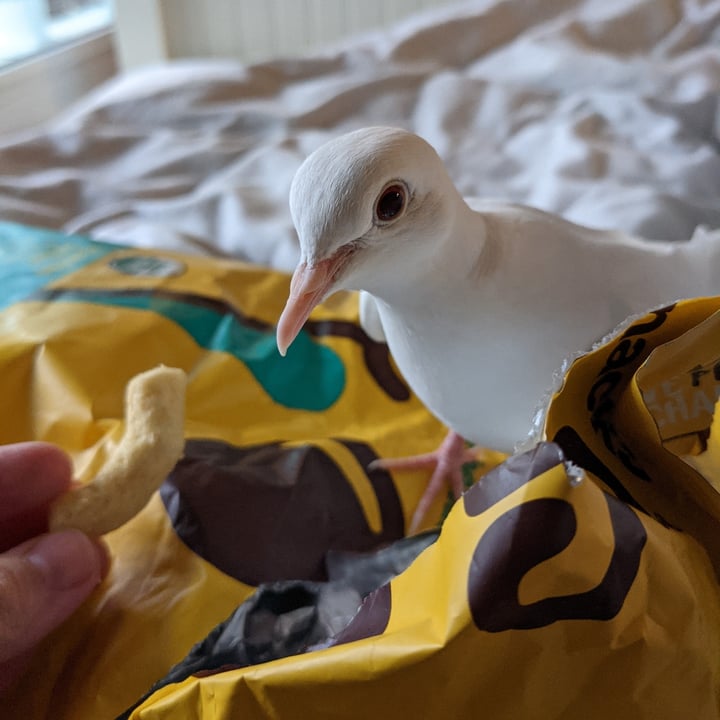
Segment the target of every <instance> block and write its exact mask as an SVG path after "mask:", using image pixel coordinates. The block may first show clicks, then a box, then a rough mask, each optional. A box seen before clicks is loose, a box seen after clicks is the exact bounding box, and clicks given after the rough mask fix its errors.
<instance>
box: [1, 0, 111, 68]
mask: <svg viewBox="0 0 720 720" xmlns="http://www.w3.org/2000/svg"><path fill="white" fill-rule="evenodd" d="M112 17H113V13H112V0H0V68H2V67H4V66H7V65H10V64H12V63H14V62H17V61H19V60H24V59H27V58H29V57H31V56H33V55H37V54H38V53H41V52H44V51H45V50H50V49H52V48H54V47H57V46H59V45H62V44H64V43H67V42H71V41H73V40H76V39H77V38H80V37H82V36H83V35H87V34H88V33H92V32H95V31H97V30H101V29H102V28H105V27H107V26H109V25H110V23H111V22H112Z"/></svg>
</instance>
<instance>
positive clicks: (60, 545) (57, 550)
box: [25, 530, 106, 591]
mask: <svg viewBox="0 0 720 720" xmlns="http://www.w3.org/2000/svg"><path fill="white" fill-rule="evenodd" d="M100 552H101V551H100V549H99V548H98V547H97V545H96V544H95V543H93V541H92V540H90V538H88V537H87V535H84V534H83V533H81V532H80V531H79V530H63V531H62V532H55V533H50V534H48V535H43V536H42V537H41V538H39V539H38V541H37V542H36V543H35V544H34V545H32V546H31V547H30V548H29V550H28V552H27V554H26V556H25V557H26V559H27V560H28V562H31V563H32V564H33V565H35V566H36V567H37V568H38V569H39V570H40V571H41V572H42V573H43V575H44V576H45V578H46V580H47V582H48V584H49V585H50V586H51V587H52V588H54V589H55V590H61V591H64V590H70V589H71V588H74V587H76V586H78V585H85V584H87V583H90V582H92V581H94V584H97V583H99V582H100V580H101V579H102V577H101V572H102V568H103V563H104V562H106V561H103V560H102V557H101V554H100Z"/></svg>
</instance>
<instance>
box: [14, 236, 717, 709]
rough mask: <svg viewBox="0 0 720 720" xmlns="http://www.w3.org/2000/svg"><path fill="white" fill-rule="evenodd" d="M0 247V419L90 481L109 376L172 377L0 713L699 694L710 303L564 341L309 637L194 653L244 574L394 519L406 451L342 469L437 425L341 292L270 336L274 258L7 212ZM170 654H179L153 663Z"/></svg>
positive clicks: (709, 564)
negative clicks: (60, 620) (173, 393)
mask: <svg viewBox="0 0 720 720" xmlns="http://www.w3.org/2000/svg"><path fill="white" fill-rule="evenodd" d="M0 260H1V261H2V262H0V274H2V275H3V283H2V285H0V288H2V289H0V329H1V334H0V368H1V369H2V373H1V374H0V377H2V383H3V386H2V389H3V398H4V413H3V415H2V418H0V441H2V442H15V441H20V440H27V439H33V438H38V439H43V440H48V441H51V442H55V443H57V444H59V445H61V446H62V447H64V448H65V449H66V450H67V451H68V452H69V453H70V454H71V456H72V457H73V460H74V462H75V464H76V468H77V470H78V475H79V478H80V479H81V480H87V479H89V478H90V477H91V476H92V475H93V474H94V472H95V470H96V469H97V468H98V467H100V466H101V465H102V464H103V463H104V462H105V459H106V458H107V457H108V455H109V453H110V452H112V449H113V447H114V446H115V445H116V444H117V442H118V441H119V439H120V438H121V437H122V429H123V428H122V417H123V409H122V399H123V392H124V387H125V385H126V383H127V381H128V380H129V378H131V377H132V376H134V375H136V374H137V373H138V372H141V371H142V370H145V369H148V368H150V367H154V366H156V365H158V364H160V363H164V364H166V365H170V366H173V367H179V368H182V369H183V370H185V372H186V373H187V374H188V379H189V383H188V396H187V408H186V418H187V420H186V438H187V439H186V447H185V456H184V458H183V459H182V460H181V461H180V462H179V463H178V465H177V466H176V468H175V470H174V471H173V472H172V473H171V474H170V476H169V477H168V479H167V481H166V482H165V483H164V485H163V487H162V488H161V490H160V492H159V493H158V494H156V495H155V496H154V498H153V499H152V500H151V502H150V504H149V505H148V506H147V507H146V508H145V509H144V510H143V511H142V512H141V513H140V514H139V515H138V516H137V517H135V518H134V519H133V520H132V521H130V522H129V523H128V524H126V525H125V526H123V527H121V528H120V529H118V530H116V531H114V532H113V533H111V534H110V535H108V536H107V540H108V543H109V545H110V548H111V551H112V555H113V564H112V569H111V572H110V575H109V577H108V578H107V580H106V581H105V582H104V583H103V585H102V586H101V587H99V588H98V589H97V591H96V592H95V593H94V594H93V596H92V597H91V598H90V599H89V600H88V602H87V603H85V605H84V606H83V607H82V608H81V609H80V610H79V611H78V612H77V613H76V614H75V615H74V616H73V617H72V618H71V619H70V620H69V621H68V622H67V623H65V624H64V625H63V626H62V627H61V628H60V629H59V630H58V631H57V632H56V633H54V634H53V635H52V637H50V638H49V639H48V640H47V641H46V642H44V643H43V645H42V646H41V647H40V648H39V650H38V652H37V653H36V654H35V655H34V657H33V660H32V664H31V668H30V671H29V673H28V674H27V675H26V676H25V677H24V679H23V680H22V681H21V683H20V684H19V685H18V686H17V687H16V688H15V689H14V690H13V691H12V693H11V694H10V695H9V697H8V698H6V699H5V701H4V703H3V716H4V717H10V718H22V719H23V720H41V719H42V720H45V719H49V718H53V720H84V719H85V718H88V719H92V720H96V719H99V718H110V719H112V718H118V717H129V718H132V720H150V719H153V720H157V719H160V718H163V719H165V718H173V720H177V719H181V720H182V719H187V720H189V719H190V718H212V719H213V720H230V719H231V718H233V719H234V718H240V717H241V718H247V719H252V718H281V719H283V720H294V719H298V720H300V719H305V718H320V719H322V718H328V719H330V718H333V719H334V718H366V717H384V718H392V717H418V718H429V719H433V718H438V719H440V718H443V719H445V718H466V717H494V718H513V719H515V718H523V719H529V720H534V719H537V720H552V719H554V718H557V719H558V720H559V719H560V718H563V719H567V718H590V719H595V718H597V719H600V718H603V719H606V718H608V717H613V718H615V720H623V719H625V718H627V719H628V720H629V719H630V718H632V719H633V720H636V719H638V718H640V719H647V720H657V719H658V718H660V719H664V718H668V719H670V718H673V719H675V718H693V719H694V720H710V719H712V718H718V717H720V701H719V697H718V688H720V653H718V651H717V648H718V647H719V646H720V592H719V589H718V583H717V578H716V572H715V570H714V567H713V566H715V568H717V567H718V554H717V552H716V550H717V548H716V543H717V541H716V540H715V538H716V537H717V536H718V534H717V527H716V526H717V522H718V517H720V515H719V514H718V510H719V509H720V506H719V505H718V500H717V485H718V482H720V480H719V478H718V473H717V467H718V429H717V425H718V420H717V388H718V379H717V367H718V365H717V363H718V350H717V349H718V348H720V342H719V338H718V329H717V328H718V321H717V317H718V316H717V312H718V310H719V309H720V299H712V298H709V299H704V300H698V301H690V302H680V303H678V304H676V305H675V306H674V307H673V308H671V309H663V310H658V311H656V312H654V313H650V314H649V315H648V316H647V317H644V318H640V319H638V320H636V321H635V322H634V323H633V324H632V325H630V326H629V327H627V328H625V329H624V330H622V331H621V332H620V334H619V335H618V336H617V337H615V338H613V339H611V340H609V341H608V342H607V343H606V344H604V345H603V346H601V347H599V348H597V349H596V350H595V351H594V352H593V353H591V354H589V355H587V356H584V357H582V358H580V359H578V360H577V361H576V362H575V363H574V364H573V365H572V366H571V367H570V369H569V371H568V373H567V375H566V377H565V380H564V383H563V386H562V387H561V388H560V390H559V391H558V392H557V393H556V395H555V396H554V397H553V398H552V400H551V403H550V406H549V408H548V412H547V421H546V436H547V439H548V442H542V443H539V444H538V445H537V446H536V447H534V448H533V449H531V450H529V451H528V452H526V453H522V454H518V455H516V456H514V457H512V458H510V459H508V460H507V461H506V462H503V463H500V464H496V463H495V462H494V461H493V462H490V463H489V465H488V466H487V467H486V468H485V470H489V472H488V473H487V474H486V475H484V476H483V477H482V478H481V479H480V481H479V482H478V483H477V484H476V485H474V486H473V487H472V488H471V489H470V490H469V491H468V492H467V493H466V494H465V495H464V496H463V498H462V499H461V500H460V501H459V502H457V503H455V505H454V506H453V508H452V510H451V511H450V513H449V515H448V517H447V519H446V520H445V522H444V524H443V527H442V531H441V532H440V534H439V537H438V538H437V540H436V541H435V542H432V543H431V544H429V546H427V547H426V548H425V549H423V550H422V551H421V552H420V554H419V555H418V556H417V557H416V559H415V560H414V561H413V562H412V563H411V564H410V565H409V567H407V569H405V570H404V571H402V572H401V573H400V574H399V575H397V576H396V577H394V578H393V579H392V580H390V581H389V582H384V581H383V583H382V584H380V586H379V587H377V588H376V589H375V590H372V591H370V592H369V594H367V595H366V596H365V599H364V601H363V602H362V605H361V607H360V608H359V610H358V612H357V614H356V615H354V617H352V619H351V620H350V622H349V623H345V624H344V626H343V627H342V628H340V629H339V630H337V632H336V633H335V634H334V636H333V637H332V638H331V639H330V640H329V641H328V642H325V643H322V644H321V645H322V646H321V647H317V648H316V649H311V648H299V649H297V654H294V655H290V656H287V657H283V658H281V659H276V660H269V661H265V660H264V657H266V656H265V655H264V654H263V653H265V652H266V651H267V650H268V648H267V647H259V646H252V647H250V648H249V651H248V653H246V657H247V658H249V660H248V662H247V663H246V664H244V665H243V666H239V664H238V663H236V665H235V666H233V664H232V663H230V664H227V665H222V664H220V665H218V666H213V667H212V668H210V666H208V665H203V657H202V652H203V648H205V647H210V646H211V645H212V646H213V647H214V648H215V649H217V648H218V643H217V642H214V644H213V642H209V641H210V640H217V638H218V637H219V635H220V634H222V632H225V631H226V632H229V633H232V632H234V631H235V629H236V628H237V633H238V634H248V633H247V630H248V628H247V627H244V624H246V623H247V622H248V620H247V618H248V617H250V616H251V615H253V611H254V609H255V608H251V609H250V610H249V611H248V612H247V613H246V614H242V613H241V614H235V615H233V613H234V612H235V610H236V608H237V607H238V606H239V605H240V604H241V603H243V602H244V601H246V600H247V599H248V598H250V597H254V596H253V593H254V591H255V589H256V588H257V587H259V586H260V587H263V588H274V587H279V586H278V585H277V584H278V583H281V584H282V583H286V581H304V582H311V583H315V585H314V586H313V587H315V588H321V587H322V586H321V584H322V583H323V582H325V581H326V580H327V576H326V575H327V565H326V555H327V553H328V550H332V551H333V552H342V553H360V554H362V553H366V552H370V551H373V550H374V549H376V548H391V547H393V545H394V543H396V542H397V541H398V540H400V539H401V538H402V537H403V535H404V531H405V526H406V522H407V520H408V518H409V517H410V516H411V514H412V511H413V509H414V505H415V503H416V502H417V499H418V498H419V496H420V494H421V493H422V490H423V480H424V477H423V475H422V474H410V475H402V476H397V477H391V476H390V475H388V474H386V473H384V472H380V473H377V472H373V473H368V472H367V470H366V468H367V466H368V464H369V463H370V462H371V461H372V460H373V459H374V458H376V457H378V456H395V455H402V454H407V453H412V452H418V451H424V450H427V449H430V448H432V447H433V446H434V445H436V444H437V443H438V442H439V441H440V439H441V438H442V436H443V434H444V429H443V428H442V427H441V426H440V424H439V423H438V422H437V421H436V420H434V419H433V418H432V417H431V416H430V415H429V414H428V413H427V411H426V410H425V409H424V408H423V407H422V406H421V404H420V403H419V402H418V400H417V399H416V398H414V397H413V396H412V394H411V393H410V392H409V390H408V388H407V386H406V385H405V383H404V382H403V380H402V378H400V377H399V375H398V374H397V371H396V369H395V367H394V365H393V363H392V360H391V359H390V358H389V356H388V354H387V349H386V348H385V347H384V346H382V345H380V344H378V343H374V342H373V341H372V340H370V339H369V338H368V337H367V336H366V335H365V334H364V333H363V332H362V331H361V330H360V328H359V326H358V324H357V299H356V298H355V297H354V296H350V295H348V296H344V297H342V298H339V299H335V300H333V301H331V302H328V303H326V304H325V305H323V306H322V307H320V308H318V310H317V312H316V313H315V314H314V315H313V318H312V320H311V322H310V323H309V324H308V326H307V328H306V330H304V331H303V332H302V333H301V335H300V337H299V338H298V341H297V342H296V343H295V344H294V345H293V347H292V348H291V350H290V352H289V353H288V356H287V358H285V359H281V358H280V357H279V355H278V354H277V351H276V349H275V346H274V335H273V324H274V322H275V320H276V318H277V317H278V314H279V312H280V310H281V308H282V304H283V302H284V300H285V297H286V293H287V288H288V280H289V279H288V278H287V277H286V276H284V275H280V274H276V273H272V272H269V271H265V270H260V269H257V268H252V267H248V266H244V265H242V264H240V263H232V262H223V261H215V260H209V259H202V258H191V257H183V256H179V255H176V254H172V253H165V252H149V251H142V250H127V249H123V248H118V247H115V246H109V245H101V244H96V243H90V242H88V241H86V240H83V239H82V238H74V237H66V236H62V235H59V234H54V233H46V232H42V231H38V230H35V229H32V228H26V227H22V226H15V225H0ZM478 412H482V408H479V409H478ZM499 460H500V458H499V457H498V458H497V461H498V462H499ZM494 464H496V467H491V466H492V465H494ZM441 506H442V501H439V502H438V504H437V506H436V507H435V508H434V511H435V513H436V515H437V516H438V517H439V515H440V512H441ZM318 583H319V584H318ZM283 587H285V589H286V590H287V589H288V587H290V586H288V585H287V584H286V585H284V586H283ZM293 587H294V586H293ZM290 589H291V590H292V587H290ZM292 592H295V591H294V590H292ZM318 593H321V590H318ZM286 596H287V595H285V596H284V597H286ZM268 597H269V598H270V602H273V598H274V597H276V596H275V595H273V594H272V592H270V594H269V595H268ZM229 617H232V618H234V622H229V623H228V622H226V620H227V618H229ZM253 617H254V618H255V619H256V620H257V618H261V619H262V618H263V617H265V615H258V614H257V613H256V614H255V615H254V616H253ZM302 619H303V618H302V617H300V616H299V615H297V614H295V615H294V616H293V619H292V623H290V624H291V625H292V626H293V627H297V626H299V625H301V624H302ZM223 623H225V624H223ZM216 628H220V630H214V629H216ZM260 629H262V628H260ZM248 636H251V637H257V636H258V635H257V633H255V634H253V633H249V635H248ZM260 636H262V637H264V636H263V635H262V633H260ZM206 640H207V642H205V641H206ZM225 640H229V642H230V643H232V637H230V638H229V639H228V638H225ZM269 645H272V643H271V642H270V643H269ZM250 651H251V652H250ZM187 657H190V658H192V660H193V663H196V661H197V664H194V665H193V668H194V670H193V671H192V672H191V674H189V675H187V676H183V675H180V674H178V675H171V676H170V679H169V681H168V682H166V683H164V684H162V683H160V684H158V681H159V680H160V679H162V678H164V677H166V676H167V675H168V673H169V672H170V671H171V669H172V668H175V667H181V666H182V663H183V660H184V659H185V658H187ZM197 668H204V669H202V670H198V669H197Z"/></svg>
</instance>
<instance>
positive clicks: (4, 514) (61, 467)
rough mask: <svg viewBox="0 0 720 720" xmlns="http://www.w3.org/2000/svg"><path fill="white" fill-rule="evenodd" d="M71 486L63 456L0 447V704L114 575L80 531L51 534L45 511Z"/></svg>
mask: <svg viewBox="0 0 720 720" xmlns="http://www.w3.org/2000/svg"><path fill="white" fill-rule="evenodd" d="M71 483H72V464H71V462H70V459H69V458H68V456H67V455H66V454H65V453H64V452H63V451H62V450H60V449H59V448H57V447H55V446H53V445H49V444H46V443H36V442H33V443H20V444H16V445H5V446H0V498H1V499H2V500H1V501H0V696H2V694H3V693H5V692H6V691H7V690H8V689H9V688H11V687H12V686H13V685H14V684H15V683H16V682H17V681H18V679H19V678H20V677H21V676H22V674H23V673H24V672H25V670H26V669H27V665H28V663H29V661H30V659H31V658H32V653H33V650H34V648H35V647H36V646H37V645H38V643H39V642H40V641H41V640H42V639H43V638H45V637H46V636H47V635H48V634H49V633H51V632H52V631H53V630H55V629H56V628H57V627H58V626H59V625H61V624H62V623H63V622H64V621H65V620H66V619H67V618H68V617H69V616H70V615H71V614H72V613H73V612H74V611H75V610H77V608H78V607H79V606H80V605H81V604H82V603H83V601H84V600H85V599H87V597H88V596H89V595H90V593H91V592H92V590H93V589H94V588H95V587H96V586H97V585H98V584H99V583H100V582H101V581H102V579H103V577H104V576H105V575H106V573H107V570H108V567H109V559H108V554H107V550H106V548H105V546H104V545H103V544H102V542H101V541H99V540H94V539H91V538H89V537H88V536H87V535H84V534H83V533H81V532H79V531H77V530H65V531H62V532H55V533H50V534H48V533H47V523H48V506H49V504H50V503H51V502H52V501H53V500H54V499H55V498H57V497H58V496H59V495H61V494H62V493H63V492H65V491H66V490H67V489H68V488H69V487H70V485H71Z"/></svg>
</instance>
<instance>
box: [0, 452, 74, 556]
mask: <svg viewBox="0 0 720 720" xmlns="http://www.w3.org/2000/svg"><path fill="white" fill-rule="evenodd" d="M72 473H73V468H72V462H71V461H70V458H69V457H68V456H67V454H66V453H65V452H64V451H63V450H61V449H60V448H58V447H56V446H55V445H50V444H49V443H41V442H27V443H18V444H14V445H4V446H0V552H2V551H4V550H6V549H8V548H9V547H12V546H14V545H16V544H17V543H19V542H22V541H23V540H27V539H28V538H31V537H34V536H35V535H39V534H40V533H43V532H45V531H46V530H47V517H48V506H49V504H50V503H51V502H52V501H53V500H54V499H55V498H56V497H57V496H58V495H60V494H61V493H63V492H65V490H67V488H68V487H69V486H70V483H71V482H72Z"/></svg>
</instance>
